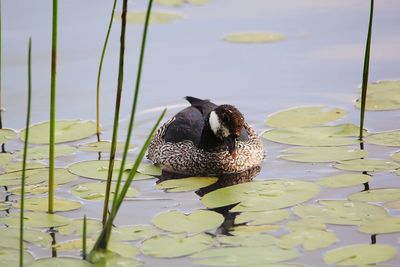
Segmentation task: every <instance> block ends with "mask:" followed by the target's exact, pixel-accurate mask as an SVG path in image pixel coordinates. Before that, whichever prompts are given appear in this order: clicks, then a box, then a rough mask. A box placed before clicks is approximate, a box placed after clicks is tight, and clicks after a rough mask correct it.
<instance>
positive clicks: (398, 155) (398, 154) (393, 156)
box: [392, 152, 400, 161]
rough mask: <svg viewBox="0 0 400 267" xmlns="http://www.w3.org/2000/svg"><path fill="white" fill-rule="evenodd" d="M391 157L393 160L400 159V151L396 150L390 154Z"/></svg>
mask: <svg viewBox="0 0 400 267" xmlns="http://www.w3.org/2000/svg"><path fill="white" fill-rule="evenodd" d="M392 159H393V160H395V161H400V152H396V153H394V154H393V155H392Z"/></svg>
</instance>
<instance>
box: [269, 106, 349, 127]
mask: <svg viewBox="0 0 400 267" xmlns="http://www.w3.org/2000/svg"><path fill="white" fill-rule="evenodd" d="M346 113H347V112H346V111H345V110H343V109H341V108H328V107H326V106H307V107H297V108H291V109H286V110H282V111H278V112H277V113H274V114H271V115H270V116H268V118H267V122H266V123H267V125H269V126H271V127H274V128H286V127H312V126H319V125H322V124H324V123H327V122H331V121H336V120H339V119H341V118H343V117H344V116H345V115H346Z"/></svg>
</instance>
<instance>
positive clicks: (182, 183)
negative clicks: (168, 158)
mask: <svg viewBox="0 0 400 267" xmlns="http://www.w3.org/2000/svg"><path fill="white" fill-rule="evenodd" d="M216 181H218V178H217V177H188V178H182V179H171V180H165V181H163V182H161V183H159V184H157V185H156V186H155V188H156V189H164V190H166V191H167V192H187V191H193V190H197V189H199V188H203V187H206V186H209V185H211V184H214V183H215V182H216Z"/></svg>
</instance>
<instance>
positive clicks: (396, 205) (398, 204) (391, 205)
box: [384, 200, 400, 210]
mask: <svg viewBox="0 0 400 267" xmlns="http://www.w3.org/2000/svg"><path fill="white" fill-rule="evenodd" d="M384 206H385V208H388V209H396V210H400V200H396V201H391V202H387V203H385V204H384Z"/></svg>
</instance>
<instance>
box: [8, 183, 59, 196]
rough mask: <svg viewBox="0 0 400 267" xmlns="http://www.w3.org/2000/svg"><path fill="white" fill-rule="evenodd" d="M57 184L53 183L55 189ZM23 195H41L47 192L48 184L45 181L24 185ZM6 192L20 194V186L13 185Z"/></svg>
mask: <svg viewBox="0 0 400 267" xmlns="http://www.w3.org/2000/svg"><path fill="white" fill-rule="evenodd" d="M57 187H58V186H57V185H55V186H54V188H55V189H56V188H57ZM24 190H25V195H41V194H45V193H47V192H49V186H48V184H47V183H46V182H43V183H40V184H31V185H25V187H24ZM8 192H10V193H13V194H14V195H21V187H20V186H18V187H14V188H11V189H9V190H8Z"/></svg>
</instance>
